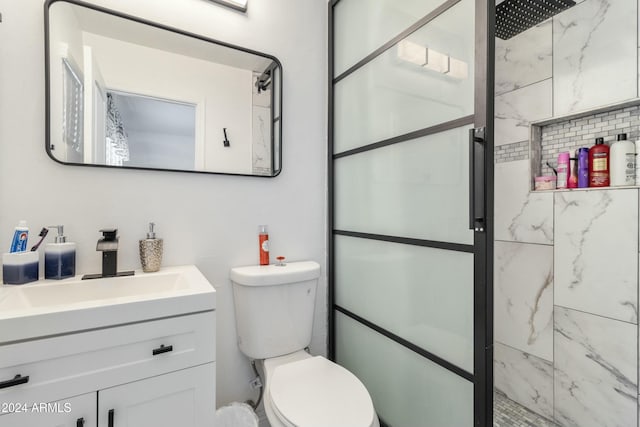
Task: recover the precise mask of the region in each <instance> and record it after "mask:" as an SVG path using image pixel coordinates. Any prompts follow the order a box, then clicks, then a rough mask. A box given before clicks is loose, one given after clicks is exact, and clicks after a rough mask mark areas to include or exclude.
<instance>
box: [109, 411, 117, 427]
mask: <svg viewBox="0 0 640 427" xmlns="http://www.w3.org/2000/svg"><path fill="white" fill-rule="evenodd" d="M108 414H109V415H108V416H107V427H113V417H114V415H115V410H114V409H109V413H108Z"/></svg>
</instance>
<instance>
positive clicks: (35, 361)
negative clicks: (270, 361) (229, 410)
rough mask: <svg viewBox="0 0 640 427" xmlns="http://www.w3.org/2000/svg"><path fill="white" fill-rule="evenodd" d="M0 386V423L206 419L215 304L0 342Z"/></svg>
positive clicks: (114, 425)
mask: <svg viewBox="0 0 640 427" xmlns="http://www.w3.org/2000/svg"><path fill="white" fill-rule="evenodd" d="M78 326H79V329H80V327H81V325H78ZM27 377H28V378H27ZM2 385H5V387H4V388H0V405H5V408H2V407H0V410H2V409H4V411H2V412H0V427H22V426H25V427H26V426H28V427H59V426H61V427H67V426H69V427H75V426H83V427H95V426H98V427H124V426H129V427H134V426H135V427H152V426H153V427H175V426H181V427H200V426H207V425H208V426H212V425H213V423H214V414H215V311H206V312H201V313H195V314H187V315H181V316H174V317H170V318H164V319H155V320H150V321H145V322H138V323H133V324H127V325H119V326H113V327H108V328H101V329H97V330H89V331H81V330H79V331H78V332H76V333H71V334H66V335H61V336H54V337H48V338H41V339H34V340H29V341H24V342H17V343H9V344H5V345H0V387H2ZM7 385H9V386H7ZM47 403H48V404H49V405H47ZM34 405H35V406H34ZM16 408H19V409H20V411H19V412H17V411H16V412H13V413H9V412H11V411H10V410H13V411H15V410H16ZM40 408H42V411H41V412H38V409H40ZM96 416H97V419H96Z"/></svg>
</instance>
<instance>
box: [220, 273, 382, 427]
mask: <svg viewBox="0 0 640 427" xmlns="http://www.w3.org/2000/svg"><path fill="white" fill-rule="evenodd" d="M229 276H230V278H231V281H232V283H233V300H234V306H235V310H236V316H235V317H236V333H237V338H238V347H239V348H240V351H242V353H244V354H245V355H246V356H247V357H249V358H250V359H253V360H256V361H259V362H260V363H261V364H262V368H263V377H264V378H263V383H264V390H263V402H264V407H265V412H266V415H267V418H268V419H269V423H270V424H271V427H379V426H380V423H379V421H378V417H377V415H376V413H375V410H374V407H373V403H372V401H371V397H370V396H369V393H368V392H367V389H366V388H365V387H364V385H363V384H362V383H361V382H360V380H358V378H356V376H355V375H353V374H352V373H351V372H349V371H348V370H346V369H345V368H343V367H342V366H339V365H337V364H335V363H333V362H331V361H329V360H327V359H326V358H324V357H322V356H311V355H309V354H308V353H307V352H306V351H305V350H304V349H305V348H307V347H308V346H309V343H310V341H311V330H312V326H313V311H314V307H315V299H316V287H317V282H318V278H319V277H320V265H319V264H318V263H316V262H313V261H304V262H291V263H287V264H286V265H267V266H248V267H236V268H232V269H231V272H230V275H229Z"/></svg>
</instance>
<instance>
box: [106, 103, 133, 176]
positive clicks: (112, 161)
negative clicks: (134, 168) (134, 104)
mask: <svg viewBox="0 0 640 427" xmlns="http://www.w3.org/2000/svg"><path fill="white" fill-rule="evenodd" d="M128 160H129V141H128V139H127V133H126V132H125V129H124V123H123V122H122V118H121V117H120V112H119V111H118V108H117V107H116V104H115V102H114V100H113V96H112V95H111V94H110V93H108V94H107V123H106V141H105V162H106V164H107V165H111V166H122V165H123V162H126V161H128Z"/></svg>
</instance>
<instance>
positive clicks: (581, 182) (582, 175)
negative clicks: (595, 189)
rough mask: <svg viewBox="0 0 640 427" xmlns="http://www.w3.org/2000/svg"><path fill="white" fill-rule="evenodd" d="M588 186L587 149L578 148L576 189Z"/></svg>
mask: <svg viewBox="0 0 640 427" xmlns="http://www.w3.org/2000/svg"><path fill="white" fill-rule="evenodd" d="M588 186H589V149H588V148H586V147H582V148H578V188H587V187H588Z"/></svg>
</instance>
